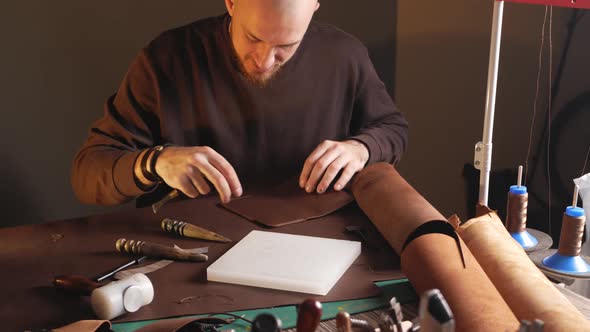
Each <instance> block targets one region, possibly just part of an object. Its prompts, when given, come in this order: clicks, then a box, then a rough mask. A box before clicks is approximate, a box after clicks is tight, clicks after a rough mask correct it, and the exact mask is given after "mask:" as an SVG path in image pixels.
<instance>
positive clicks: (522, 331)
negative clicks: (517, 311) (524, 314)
mask: <svg viewBox="0 0 590 332" xmlns="http://www.w3.org/2000/svg"><path fill="white" fill-rule="evenodd" d="M531 331H532V325H531V322H530V321H528V320H526V319H522V320H521V321H520V326H519V327H518V332H531Z"/></svg>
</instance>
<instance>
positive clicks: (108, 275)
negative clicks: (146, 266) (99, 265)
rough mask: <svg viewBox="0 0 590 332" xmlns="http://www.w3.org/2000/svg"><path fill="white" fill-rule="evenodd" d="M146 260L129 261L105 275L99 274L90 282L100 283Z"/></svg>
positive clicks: (142, 258) (141, 258)
mask: <svg viewBox="0 0 590 332" xmlns="http://www.w3.org/2000/svg"><path fill="white" fill-rule="evenodd" d="M146 258H147V256H141V257H139V258H136V259H134V260H131V261H129V262H127V263H125V264H123V265H121V266H119V267H117V268H114V269H113V270H111V271H109V272H105V273H102V274H99V275H98V276H96V277H94V278H93V279H92V280H94V281H96V282H101V281H103V280H105V279H106V278H110V277H111V276H114V275H115V273H117V272H119V271H121V270H124V269H126V268H128V267H130V266H131V265H135V264H139V263H141V262H143V261H145V260H146Z"/></svg>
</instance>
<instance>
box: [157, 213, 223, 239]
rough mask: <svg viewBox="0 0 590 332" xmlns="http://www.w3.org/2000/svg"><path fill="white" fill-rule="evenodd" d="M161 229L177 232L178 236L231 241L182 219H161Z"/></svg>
mask: <svg viewBox="0 0 590 332" xmlns="http://www.w3.org/2000/svg"><path fill="white" fill-rule="evenodd" d="M161 226H162V229H163V230H165V231H166V232H171V233H175V234H178V235H180V236H186V237H191V238H195V239H203V240H210V241H217V242H224V243H227V242H231V240H230V239H228V238H226V237H225V236H222V235H219V234H217V233H214V232H211V231H210V230H207V229H204V228H202V227H199V226H196V225H193V224H189V223H187V222H184V221H178V220H174V219H169V218H165V219H164V220H162V225H161Z"/></svg>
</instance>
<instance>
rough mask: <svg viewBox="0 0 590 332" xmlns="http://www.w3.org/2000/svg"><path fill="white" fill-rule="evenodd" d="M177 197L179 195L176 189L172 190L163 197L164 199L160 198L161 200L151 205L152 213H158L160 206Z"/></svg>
mask: <svg viewBox="0 0 590 332" xmlns="http://www.w3.org/2000/svg"><path fill="white" fill-rule="evenodd" d="M179 195H180V192H179V191H178V189H173V190H172V191H171V192H169V193H168V194H167V195H166V196H164V198H162V199H161V200H159V201H157V202H155V203H154V204H152V211H154V214H156V213H158V210H160V208H162V206H164V204H166V203H168V202H170V201H171V200H173V199H175V198H176V197H178V196H179Z"/></svg>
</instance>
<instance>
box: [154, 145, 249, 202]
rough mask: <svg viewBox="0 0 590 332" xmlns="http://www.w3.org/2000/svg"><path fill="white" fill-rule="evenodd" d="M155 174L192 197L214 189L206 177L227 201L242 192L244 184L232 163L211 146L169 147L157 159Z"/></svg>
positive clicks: (223, 200) (224, 200) (222, 199)
mask: <svg viewBox="0 0 590 332" xmlns="http://www.w3.org/2000/svg"><path fill="white" fill-rule="evenodd" d="M156 173H157V174H158V175H159V176H160V177H161V178H162V180H164V182H166V184H168V185H169V186H170V187H172V188H176V189H179V190H180V191H182V192H183V193H184V194H185V195H187V196H188V197H191V198H195V197H197V196H199V195H206V194H208V193H209V192H210V191H211V187H210V186H209V183H207V180H208V181H209V182H210V183H211V184H213V186H214V187H215V189H217V192H218V193H219V197H220V198H221V201H222V202H223V203H228V202H229V201H230V199H231V196H234V197H239V196H241V195H242V185H241V183H240V180H239V179H238V175H237V174H236V171H235V170H234V168H233V167H232V165H230V163H229V162H228V161H227V160H226V159H225V158H224V157H223V156H221V155H220V154H219V153H217V152H216V151H215V150H213V149H212V148H210V147H208V146H194V147H174V146H170V147H167V148H166V149H164V151H162V153H161V154H160V155H159V156H158V159H157V160H156Z"/></svg>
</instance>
